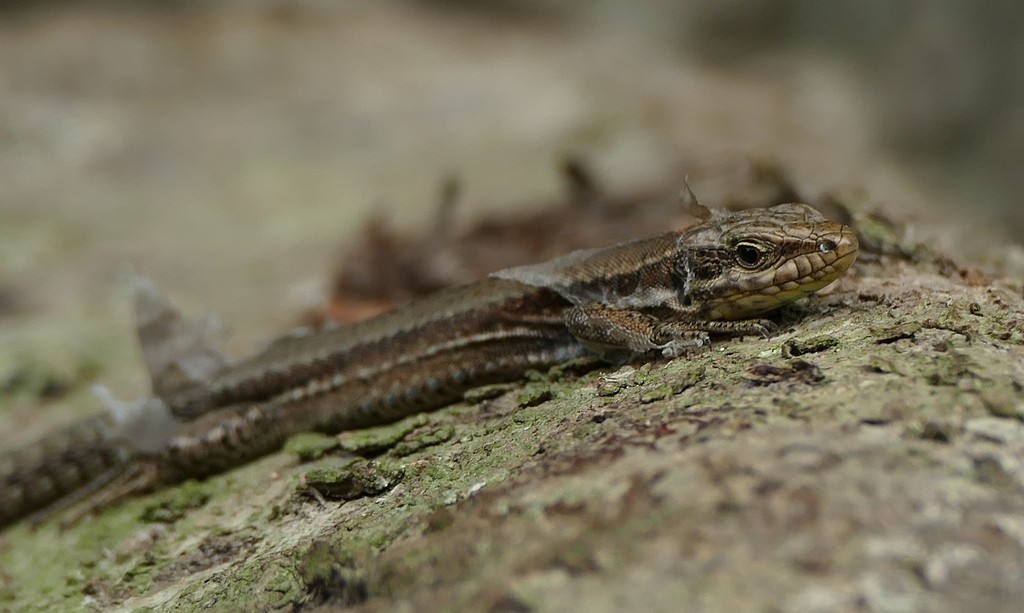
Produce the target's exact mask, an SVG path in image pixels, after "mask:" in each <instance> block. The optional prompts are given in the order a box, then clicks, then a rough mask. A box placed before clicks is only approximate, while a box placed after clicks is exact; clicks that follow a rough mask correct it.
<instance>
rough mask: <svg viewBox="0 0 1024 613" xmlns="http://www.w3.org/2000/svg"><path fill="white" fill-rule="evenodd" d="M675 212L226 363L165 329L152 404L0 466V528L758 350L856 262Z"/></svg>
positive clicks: (193, 336)
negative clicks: (600, 365)
mask: <svg viewBox="0 0 1024 613" xmlns="http://www.w3.org/2000/svg"><path fill="white" fill-rule="evenodd" d="M682 200H683V204H684V208H685V209H686V210H687V211H688V212H689V213H690V214H692V215H694V216H695V217H697V219H698V223H696V224H694V225H692V226H690V227H688V228H684V229H681V230H670V231H667V232H663V233H661V234H657V235H654V236H651V237H647V238H640V239H636V240H633V241H629V242H625V243H620V244H616V245H612V246H608V247H602V248H597V249H590V250H583V251H576V252H573V253H570V254H568V255H566V256H562V257H560V258H556V259H554V260H551V261H548V262H545V263H541V264H533V265H525V266H518V267H513V268H509V269H505V270H501V271H498V272H496V273H493V274H491V275H489V276H488V277H485V278H483V279H481V280H478V281H476V282H473V283H470V284H468V285H464V286H461V287H456V288H451V289H446V290H441V291H440V292H437V293H435V294H432V295H430V296H427V297H424V298H422V299H419V300H416V301H413V302H411V303H409V304H407V305H406V306H403V307H399V308H397V309H395V310H393V311H390V312H387V313H384V314H381V315H378V316H376V317H374V318H371V319H369V320H366V321H363V322H360V323H356V324H352V325H346V326H340V327H336V328H333V329H326V330H322V331H318V332H315V333H311V334H304V335H289V336H285V337H283V338H281V339H278V340H276V341H274V342H272V343H270V344H269V345H268V346H267V347H266V348H265V349H264V350H263V351H261V352H257V353H256V354H255V355H254V356H252V357H250V358H248V359H245V360H242V361H240V362H238V363H234V364H230V363H228V360H227V359H225V358H223V357H222V356H219V355H217V354H216V353H215V352H210V351H206V349H205V346H206V344H207V341H206V339H205V337H204V335H206V334H207V333H208V332H209V331H208V330H207V329H203V330H202V331H201V332H199V333H191V332H182V330H183V328H182V326H181V325H178V324H177V323H175V322H172V323H171V324H170V329H169V331H165V333H164V336H166V337H167V339H165V341H166V342H167V343H169V344H170V345H171V347H170V349H167V350H166V351H164V352H163V355H161V352H159V351H156V350H153V349H152V348H150V349H149V350H148V351H147V346H146V345H147V343H145V342H143V353H144V357H145V358H146V360H147V365H148V367H149V369H150V372H151V375H152V377H153V383H154V390H153V391H154V394H153V395H151V396H149V397H147V398H144V399H143V400H141V401H139V402H137V403H136V404H134V405H130V406H129V405H116V403H113V402H109V403H108V404H110V405H111V414H110V415H100V416H96V417H92V418H87V419H85V420H83V421H82V422H79V423H76V424H72V425H71V426H69V427H67V428H65V429H63V430H60V431H57V432H55V433H52V434H50V435H48V436H44V437H43V439H42V440H40V441H37V442H35V443H32V444H29V445H28V446H26V447H24V448H21V449H16V450H14V451H10V452H7V453H5V454H3V455H0V527H2V526H4V525H6V524H10V523H13V522H15V521H17V520H19V519H21V518H23V517H24V516H27V515H30V514H36V516H37V517H38V516H40V514H44V513H48V512H49V511H50V510H52V509H53V508H60V507H63V506H66V505H67V504H69V503H73V502H76V501H80V499H86V500H88V504H87V505H86V507H87V509H89V510H91V509H95V508H98V507H100V506H105V505H107V504H109V503H110V502H112V501H114V500H117V499H120V498H122V497H124V496H126V495H130V494H134V493H141V492H144V491H149V490H152V489H153V488H155V487H157V486H160V485H164V484H172V483H175V482H178V481H181V480H184V479H188V478H203V477H207V476H209V475H212V474H216V473H219V472H222V471H225V470H228V469H230V468H232V467H234V466H237V465H240V464H242V463H245V462H247V461H250V460H252V459H255V458H257V457H260V456H263V455H266V454H269V453H272V452H274V451H276V450H277V449H279V448H280V447H281V446H282V445H283V443H284V441H285V440H286V439H287V438H288V437H289V436H291V435H293V434H295V433H298V432H302V431H318V432H323V433H329V434H335V433H338V432H341V431H344V430H349V429H358V428H365V427H370V426H375V425H382V424H386V423H391V422H394V421H397V420H399V419H402V418H403V417H406V416H408V415H411V414H414V413H418V412H423V411H429V410H434V409H437V408H440V407H443V406H445V405H448V404H450V403H452V402H455V401H457V400H459V399H460V398H461V397H462V395H463V394H464V393H465V392H466V391H468V390H469V389H472V388H473V387H477V386H480V385H484V384H491V383H499V382H510V381H514V380H517V379H520V378H521V377H522V376H523V375H524V374H525V373H526V372H527V371H529V370H543V369H545V368H549V367H551V366H554V365H556V364H559V363H562V362H565V361H568V360H572V359H576V358H583V357H587V356H590V357H593V356H597V357H598V358H601V359H604V360H607V361H611V362H615V361H620V362H621V361H623V360H625V359H629V358H631V357H635V356H646V355H655V356H664V357H667V358H675V357H679V356H682V355H685V354H687V353H688V352H689V351H691V350H693V349H694V348H697V347H701V346H704V345H707V344H708V342H709V339H710V337H711V336H712V335H757V336H767V335H768V334H770V333H771V332H772V331H773V330H774V324H773V323H772V322H771V321H770V320H767V319H763V318H762V317H763V316H764V315H765V314H767V313H769V312H770V311H772V310H774V309H777V308H778V307H780V306H783V305H785V304H787V303H790V302H792V301H794V300H797V299H800V298H803V297H805V296H809V295H810V294H812V293H814V292H816V291H817V290H819V289H821V288H823V287H825V286H826V285H829V284H830V283H832V282H833V281H835V280H836V279H838V278H839V277H840V276H842V275H843V274H844V273H845V272H846V271H847V270H848V269H849V267H850V266H851V264H852V263H853V262H854V260H855V259H856V257H857V253H858V246H859V244H858V239H857V235H856V232H855V231H854V230H853V229H852V228H850V227H849V226H846V225H843V224H841V223H838V222H833V221H828V220H826V219H825V218H824V217H823V216H822V215H821V214H820V213H819V212H817V211H816V210H815V209H813V208H812V207H810V206H809V205H806V204H798V203H791V204H782V205H777V206H774V207H771V208H767V209H750V210H745V211H739V212H732V213H727V212H723V211H712V210H709V209H707V208H706V207H704V206H703V205H701V204H700V203H698V202H697V200H696V198H695V197H694V196H693V194H692V192H690V191H689V188H688V187H687V188H686V189H685V190H684V192H683V198H682ZM157 311H158V313H160V316H159V317H156V319H157V320H160V319H161V318H163V319H166V318H167V317H166V309H164V310H160V309H157ZM172 319H173V317H172ZM152 323H153V322H148V323H145V324H143V323H140V330H142V328H144V325H151V324H152ZM183 338H184V340H183ZM165 344H166V343H165ZM185 356H187V359H185ZM189 369H191V370H192V371H193V372H191V373H184V375H183V372H184V371H187V370H189ZM168 381H171V382H170V383H168Z"/></svg>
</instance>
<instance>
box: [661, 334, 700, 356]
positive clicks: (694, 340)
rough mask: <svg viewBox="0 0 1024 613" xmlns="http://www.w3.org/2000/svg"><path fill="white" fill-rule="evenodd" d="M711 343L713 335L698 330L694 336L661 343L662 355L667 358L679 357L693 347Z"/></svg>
mask: <svg viewBox="0 0 1024 613" xmlns="http://www.w3.org/2000/svg"><path fill="white" fill-rule="evenodd" d="M710 344H711V337H710V336H709V335H708V333H707V332H698V333H696V334H694V335H692V336H685V337H677V338H674V339H672V340H670V341H669V342H667V343H665V344H663V345H660V346H659V347H658V349H661V355H663V356H664V357H666V358H678V357H679V356H681V355H683V354H685V353H687V352H688V351H689V350H691V349H695V348H697V347H704V346H707V345H710Z"/></svg>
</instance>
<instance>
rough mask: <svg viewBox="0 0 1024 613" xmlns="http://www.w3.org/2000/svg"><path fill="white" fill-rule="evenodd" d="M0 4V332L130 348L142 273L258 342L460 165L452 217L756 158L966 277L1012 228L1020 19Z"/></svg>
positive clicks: (917, 12) (316, 3)
mask: <svg viewBox="0 0 1024 613" xmlns="http://www.w3.org/2000/svg"><path fill="white" fill-rule="evenodd" d="M0 6H2V10H0V318H5V319H0V334H6V335H7V339H8V340H10V339H11V338H13V337H16V338H19V339H26V338H30V339H34V341H35V340H39V339H49V338H51V337H52V338H53V339H54V342H55V343H60V344H63V346H67V343H68V340H69V339H72V340H73V339H75V338H77V337H78V336H81V334H82V333H80V332H78V330H83V329H84V330H90V329H91V330H93V331H94V335H93V337H91V339H92V340H91V341H90V340H88V339H83V340H81V343H82V344H83V345H89V344H90V343H91V342H94V341H95V339H96V338H99V337H102V338H108V337H109V335H110V334H112V330H114V329H115V328H112V327H111V326H113V325H114V324H110V323H109V322H118V323H117V324H116V325H117V326H118V327H117V328H116V329H117V330H119V332H118V333H119V334H123V331H124V327H125V325H126V324H125V322H126V321H129V319H130V317H129V315H128V314H127V312H126V310H125V309H126V308H127V307H123V306H116V305H122V304H123V303H124V296H123V295H118V296H116V297H115V298H114V299H113V300H112V299H111V287H112V286H113V285H114V284H115V279H116V278H117V277H118V274H119V273H120V272H122V271H124V270H125V269H127V268H131V269H132V270H135V271H138V272H141V273H143V274H146V275H148V276H150V277H153V278H155V279H157V280H158V282H159V284H160V285H162V286H164V287H166V288H168V289H169V291H170V292H171V293H172V295H176V296H178V297H180V298H182V301H183V302H185V305H186V307H192V308H193V309H194V308H197V307H202V308H210V309H213V310H216V311H218V312H221V313H223V314H224V316H225V319H227V320H228V321H231V322H233V323H234V324H235V328H236V332H238V331H240V334H236V338H237V339H241V340H239V341H238V342H239V343H240V346H242V347H248V346H251V345H249V344H248V343H249V342H251V341H252V339H254V338H264V337H266V336H268V335H269V334H270V333H271V331H273V330H277V329H280V328H282V327H284V326H285V325H286V324H287V323H288V322H290V321H293V318H294V313H295V312H296V310H297V308H298V306H297V305H305V304H307V303H309V302H311V301H315V300H317V299H319V298H318V297H319V296H321V294H322V287H323V284H324V283H326V282H327V278H328V276H329V274H330V271H331V267H332V266H333V263H334V262H333V259H334V257H335V256H336V254H337V253H338V251H339V249H340V247H341V246H342V245H344V244H346V242H347V241H348V239H349V238H351V237H352V236H354V235H355V234H356V233H358V232H359V231H360V229H361V228H362V227H363V226H362V223H363V222H364V220H365V218H366V216H367V214H368V213H369V212H371V211H373V212H376V213H377V214H378V215H381V216H383V217H384V218H386V219H388V220H389V221H390V222H392V223H394V224H395V225H396V226H397V227H399V228H406V229H410V230H415V229H417V228H423V227H427V226H426V225H425V224H426V223H428V222H429V221H430V220H431V219H432V217H433V215H434V214H435V204H436V201H437V191H438V185H439V184H440V182H441V180H442V179H443V178H444V177H446V176H451V175H455V176H458V177H460V178H461V179H462V181H463V184H464V186H465V196H464V201H465V203H466V206H464V207H462V208H460V210H459V211H458V215H457V222H458V223H464V222H465V221H466V220H467V219H472V218H475V217H479V216H482V215H487V214H494V213H495V212H498V213H502V214H503V213H508V212H510V211H509V209H510V207H512V206H513V205H514V206H515V207H523V208H526V209H528V208H530V207H531V206H533V205H531V203H538V204H537V205H536V206H540V205H541V204H542V203H543V202H549V201H550V200H551V199H552V198H554V197H557V196H558V195H559V194H561V193H562V189H563V186H562V184H561V179H560V176H559V172H558V168H557V163H558V161H559V160H560V159H561V157H562V156H564V155H565V154H567V153H571V154H575V155H580V156H583V157H585V158H586V159H587V160H589V161H590V163H591V164H592V166H593V168H594V169H595V172H596V174H597V176H598V177H599V178H600V179H601V182H602V184H603V185H605V186H606V187H607V188H608V189H609V190H610V191H615V190H621V189H630V188H632V187H633V186H638V185H654V184H661V185H669V186H672V185H678V184H679V182H680V181H681V178H682V176H683V175H685V174H687V173H690V174H691V176H692V174H693V173H696V172H697V169H699V168H701V167H706V166H708V165H712V166H713V165H715V164H719V163H721V164H728V163H730V161H731V160H737V159H761V160H764V159H768V160H771V161H772V162H773V163H777V164H779V165H781V167H783V168H784V169H785V170H786V172H787V174H788V175H789V176H790V177H791V179H792V180H793V182H794V184H795V185H796V186H797V187H798V188H799V190H800V192H799V193H801V194H804V193H806V194H817V193H821V192H822V191H824V190H830V189H835V188H839V187H854V188H857V189H860V190H863V193H864V194H865V196H866V198H867V200H868V202H870V203H871V206H877V207H878V208H880V209H882V210H885V211H886V212H887V213H889V214H891V215H893V216H894V217H896V218H898V219H902V220H907V221H909V222H911V224H912V225H913V226H914V227H915V228H918V229H919V236H920V237H921V238H922V239H924V240H935V241H936V242H937V243H939V244H941V245H943V246H946V247H949V248H950V249H952V250H953V252H954V253H955V254H958V255H960V254H963V255H964V256H965V257H970V258H973V257H978V258H981V259H979V262H981V261H982V260H985V261H986V262H987V261H995V262H997V263H998V261H999V259H1000V258H1001V257H1003V256H1002V255H1001V254H1003V253H1004V251H1003V250H1000V249H993V248H992V245H994V244H995V245H998V244H1004V243H1007V242H1013V241H1018V242H1019V241H1020V240H1021V239H1022V237H1024V229H1022V228H1024V207H1021V206H1020V204H1019V203H1018V202H1017V194H1018V193H1020V192H1021V189H1022V188H1024V178H1022V177H1024V173H1021V172H1020V171H1019V170H1018V168H1017V166H1016V164H1017V163H1018V161H1019V160H1020V159H1021V158H1022V155H1021V154H1022V153H1024V105H1022V104H1021V101H1022V99H1024V96H1022V89H1024V66H1022V64H1024V34H1022V33H1024V5H1022V4H1020V3H1018V2H1011V1H1009V0H1006V1H999V0H987V1H985V2H973V1H969V0H929V1H927V2H925V1H917V2H910V1H908V2H898V3H894V2H887V1H884V0H862V1H861V2H856V3H842V4H836V3H822V2H814V1H811V0H694V1H691V2H685V3H680V2H671V1H669V0H636V1H634V2H629V3H626V2H607V1H606V2H582V1H578V0H492V1H489V2H484V1H476V2H469V1H448V2H443V1H440V0H435V1H421V2H412V1H405V2H403V1H399V0H382V1H375V2H361V1H357V0H351V1H341V2H334V1H327V0H292V1H284V0H244V1H243V0H238V1H234V2H232V1H222V2H217V3H209V2H188V1H171V0H161V1H151V2H139V1H132V2H128V1H100V0H92V1H87V0H78V1H73V0H66V1H56V0H55V1H51V2H42V1H39V0H37V1H35V2H30V1H28V0H22V1H15V0H7V1H6V2H4V3H3V4H2V5H0ZM979 253H980V254H981V255H974V254H979ZM1017 253H1018V254H1019V250H1018V251H1017ZM112 305H115V306H112ZM35 314H42V315H43V316H44V317H52V318H53V319H51V320H46V319H44V320H40V321H42V322H45V323H40V321H37V320H34V319H32V317H28V318H27V319H25V318H22V319H14V318H13V316H15V315H23V316H32V315H35ZM54 320H56V321H59V322H61V323H60V324H59V325H55V324H54V323H53V321H54ZM100 320H102V321H106V322H108V324H107V326H106V327H100V328H99V329H97V328H96V327H95V326H94V325H93V324H92V323H91V322H95V321H100ZM64 326H66V327H64ZM90 326H92V327H90ZM3 329H6V330H7V332H6V333H4V332H2V330H3ZM56 330H61V331H60V332H57V331H56ZM34 341H33V342H34ZM125 342H126V343H130V342H131V341H130V339H126V341H125Z"/></svg>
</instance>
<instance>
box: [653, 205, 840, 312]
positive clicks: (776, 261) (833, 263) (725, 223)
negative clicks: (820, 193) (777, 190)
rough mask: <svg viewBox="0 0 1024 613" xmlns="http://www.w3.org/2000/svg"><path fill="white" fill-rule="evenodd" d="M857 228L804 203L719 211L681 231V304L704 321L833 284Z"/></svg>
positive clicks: (788, 299) (772, 305)
mask: <svg viewBox="0 0 1024 613" xmlns="http://www.w3.org/2000/svg"><path fill="white" fill-rule="evenodd" d="M857 249H858V243H857V235H856V233H855V232H854V231H853V229H852V228H850V227H849V226H846V225H843V224H841V223H838V222H834V221H829V220H827V219H825V218H824V217H823V216H822V215H821V214H820V213H818V212H817V211H816V210H814V209H813V208H811V207H810V206H808V205H806V204H780V205H778V206H774V207H771V208H768V209H753V210H748V211H741V212H737V213H730V214H725V215H717V216H714V217H712V218H710V219H707V220H706V221H705V222H704V223H701V224H698V225H696V226H694V227H693V228H691V229H690V230H688V231H686V232H684V233H683V235H682V236H681V237H680V239H679V249H678V250H677V254H678V256H677V262H676V266H675V270H674V273H673V274H674V275H675V276H676V282H677V285H678V287H679V288H680V294H681V298H682V302H683V304H684V305H688V306H694V307H697V309H698V310H699V311H700V313H701V315H703V316H704V317H707V318H708V319H709V320H737V319H749V318H753V317H756V316H758V315H760V314H762V313H766V312H768V311H771V310H773V309H776V308H778V307H780V306H782V305H784V304H787V303H789V302H793V301H794V300H797V299H799V298H803V297H804V296H808V295H810V294H812V293H814V292H816V291H818V290H819V289H821V288H823V287H825V286H826V285H828V284H829V283H832V282H833V281H835V280H836V279H838V278H839V277H841V276H842V275H843V273H845V272H846V270H847V269H848V268H849V267H850V265H851V264H853V261H854V260H855V259H856V258H857Z"/></svg>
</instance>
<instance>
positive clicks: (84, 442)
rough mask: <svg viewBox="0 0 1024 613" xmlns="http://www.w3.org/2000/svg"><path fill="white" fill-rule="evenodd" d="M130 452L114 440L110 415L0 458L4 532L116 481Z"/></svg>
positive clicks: (87, 420)
mask: <svg viewBox="0 0 1024 613" xmlns="http://www.w3.org/2000/svg"><path fill="white" fill-rule="evenodd" d="M128 457H129V453H128V452H127V450H126V449H124V448H123V447H122V445H121V444H119V443H118V442H117V441H116V440H115V439H114V438H113V437H112V436H111V423H110V418H109V416H108V415H97V416H94V417H91V418H85V419H83V420H81V421H79V422H76V423H74V424H71V425H70V426H67V427H65V428H63V429H61V430H57V431H56V432H52V433H50V434H48V435H47V436H45V437H44V438H42V439H40V440H38V441H36V442H34V443H32V444H30V445H27V446H25V447H22V448H20V449H15V450H13V451H9V452H6V453H4V454H3V455H0V528H3V527H4V526H7V525H9V524H12V523H14V522H16V521H18V520H19V519H22V518H24V517H26V516H28V515H32V514H35V515H36V517H35V519H37V520H39V519H42V518H44V517H46V516H48V515H50V514H51V513H52V512H54V511H56V510H59V509H61V508H64V507H65V506H67V505H68V504H71V503H73V502H75V501H76V500H79V499H81V497H83V496H86V495H88V494H89V493H90V492H93V491H95V490H96V489H97V488H100V487H102V486H103V485H104V484H106V483H108V482H109V481H111V480H113V479H114V478H116V477H117V476H118V475H119V474H121V473H122V472H123V471H124V470H125V468H126V467H127V465H128Z"/></svg>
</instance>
